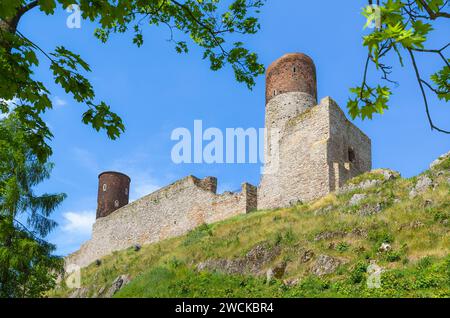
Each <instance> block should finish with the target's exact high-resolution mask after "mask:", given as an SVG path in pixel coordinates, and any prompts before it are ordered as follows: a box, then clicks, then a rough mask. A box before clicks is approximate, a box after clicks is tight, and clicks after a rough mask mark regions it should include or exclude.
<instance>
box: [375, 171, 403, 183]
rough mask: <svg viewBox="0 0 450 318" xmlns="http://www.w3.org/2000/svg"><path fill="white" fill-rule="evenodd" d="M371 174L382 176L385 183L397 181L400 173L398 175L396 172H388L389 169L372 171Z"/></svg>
mask: <svg viewBox="0 0 450 318" xmlns="http://www.w3.org/2000/svg"><path fill="white" fill-rule="evenodd" d="M373 172H377V173H379V174H382V175H383V177H384V180H386V181H389V180H394V179H397V178H399V177H400V173H398V172H397V171H394V170H390V169H377V170H374V171H373Z"/></svg>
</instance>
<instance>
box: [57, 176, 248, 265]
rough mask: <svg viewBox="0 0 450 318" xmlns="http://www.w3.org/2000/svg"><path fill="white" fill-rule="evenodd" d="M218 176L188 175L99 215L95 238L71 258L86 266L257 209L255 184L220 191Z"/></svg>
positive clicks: (95, 224) (94, 228) (95, 227)
mask: <svg viewBox="0 0 450 318" xmlns="http://www.w3.org/2000/svg"><path fill="white" fill-rule="evenodd" d="M216 189H217V179H216V178H214V177H207V178H204V179H199V178H196V177H195V176H187V177H185V178H183V179H181V180H178V181H176V182H174V183H172V184H170V185H168V186H166V187H163V188H161V189H159V190H157V191H155V192H153V193H151V194H149V195H146V196H144V197H142V198H140V199H138V200H136V201H134V202H131V203H130V204H128V205H126V206H124V207H121V208H119V209H117V210H116V211H114V212H113V213H111V214H109V215H108V216H105V217H101V218H99V219H97V221H96V222H95V223H94V226H93V229H92V238H91V239H90V240H89V241H88V242H86V243H85V244H83V246H82V247H81V248H80V250H79V251H77V252H75V253H73V254H71V255H69V256H68V257H67V258H66V263H67V264H77V265H79V266H82V267H83V266H87V265H89V264H90V263H91V262H93V261H95V260H96V259H98V258H101V257H102V256H104V255H107V254H110V253H112V252H113V251H117V250H122V249H125V248H128V247H130V246H133V245H135V244H140V245H142V244H148V243H154V242H158V241H160V240H163V239H167V238H171V237H175V236H179V235H182V234H185V233H187V232H188V231H190V230H192V229H194V228H196V227H197V226H199V225H201V224H204V223H206V224H209V223H214V222H217V221H221V220H224V219H227V218H230V217H233V216H236V215H239V214H246V213H249V212H250V211H252V210H254V209H256V202H257V197H256V195H257V190H256V187H255V186H253V185H251V184H248V183H244V184H242V191H241V192H225V193H222V194H216Z"/></svg>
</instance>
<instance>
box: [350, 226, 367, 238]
mask: <svg viewBox="0 0 450 318" xmlns="http://www.w3.org/2000/svg"><path fill="white" fill-rule="evenodd" d="M351 234H352V235H353V236H357V237H367V230H366V229H362V228H356V229H353V230H352V232H351Z"/></svg>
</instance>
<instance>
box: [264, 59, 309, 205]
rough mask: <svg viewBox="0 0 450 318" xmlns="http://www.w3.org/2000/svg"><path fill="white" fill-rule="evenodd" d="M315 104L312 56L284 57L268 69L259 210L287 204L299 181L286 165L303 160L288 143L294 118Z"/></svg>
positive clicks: (294, 123)
mask: <svg viewBox="0 0 450 318" xmlns="http://www.w3.org/2000/svg"><path fill="white" fill-rule="evenodd" d="M316 105H317V84H316V67H315V66H314V62H313V60H312V59H311V58H310V57H309V56H307V55H305V54H302V53H289V54H285V55H283V56H282V57H281V58H279V59H278V60H276V61H275V62H273V63H272V64H271V65H270V66H269V67H268V68H267V73H266V110H265V127H266V131H265V133H266V136H265V145H264V173H263V175H262V179H261V184H260V187H259V189H258V208H262V209H265V208H272V207H279V206H283V204H284V203H285V202H284V201H283V200H284V199H285V198H284V197H285V195H284V194H285V192H286V191H287V189H289V187H291V182H292V181H295V180H296V178H295V177H294V176H292V175H291V173H292V171H290V170H289V168H287V164H288V163H289V162H297V160H300V159H299V158H300V157H299V156H300V154H298V153H295V152H290V149H291V148H292V147H290V145H289V142H293V141H292V140H291V139H290V134H291V132H290V130H289V128H290V127H291V126H292V125H294V126H296V125H297V124H296V121H295V119H296V118H298V117H299V115H300V114H302V113H303V112H305V111H306V110H307V109H309V108H312V107H314V106H316ZM304 142H305V140H298V141H295V142H294V143H304ZM291 188H292V187H291Z"/></svg>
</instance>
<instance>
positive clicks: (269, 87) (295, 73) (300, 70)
mask: <svg viewBox="0 0 450 318" xmlns="http://www.w3.org/2000/svg"><path fill="white" fill-rule="evenodd" d="M289 92H302V93H306V94H308V95H311V96H312V97H314V99H316V100H317V84H316V67H315V65H314V62H313V60H312V59H311V58H310V57H309V56H307V55H305V54H303V53H289V54H285V55H283V56H282V57H280V58H279V59H278V60H276V61H275V62H273V63H272V64H271V65H270V66H269V67H268V68H267V73H266V103H268V102H269V101H270V100H271V99H272V98H274V97H275V96H278V95H281V94H284V93H289Z"/></svg>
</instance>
